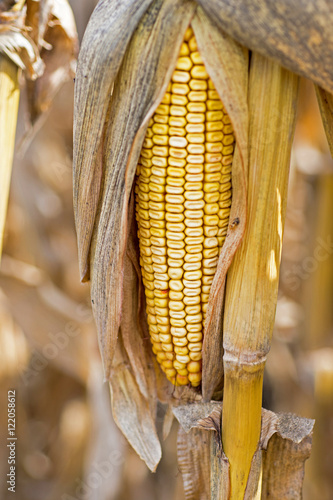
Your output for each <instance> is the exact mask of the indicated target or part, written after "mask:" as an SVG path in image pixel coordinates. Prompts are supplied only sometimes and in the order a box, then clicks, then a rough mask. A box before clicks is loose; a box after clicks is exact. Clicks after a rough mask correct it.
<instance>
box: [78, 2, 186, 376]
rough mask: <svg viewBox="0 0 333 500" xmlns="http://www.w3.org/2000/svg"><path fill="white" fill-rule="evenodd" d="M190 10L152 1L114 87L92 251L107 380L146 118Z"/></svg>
mask: <svg viewBox="0 0 333 500" xmlns="http://www.w3.org/2000/svg"><path fill="white" fill-rule="evenodd" d="M194 9H195V4H194V3H193V2H192V1H188V2H187V1H185V2H184V1H181V0H171V1H170V2H162V1H161V0H158V1H157V2H155V3H154V5H153V6H152V7H151V8H150V9H149V10H148V11H147V13H146V15H145V16H144V17H143V19H142V21H141V22H140V25H139V27H138V28H137V30H136V32H135V33H134V35H133V37H132V40H131V42H130V45H129V47H128V50H127V52H126V55H125V57H124V60H123V64H122V66H121V69H120V71H119V73H118V76H117V79H116V81H115V85H114V91H113V96H112V101H111V108H110V119H109V122H108V125H107V129H106V136H105V137H106V139H105V145H104V156H103V165H104V166H105V167H104V168H105V171H104V172H103V179H102V189H101V198H100V205H99V212H98V221H97V222H96V225H95V228H94V235H93V244H92V248H91V268H92V287H91V296H92V303H93V310H94V315H95V320H96V323H97V328H98V332H99V339H100V346H101V352H102V358H103V364H104V370H105V374H106V377H108V376H109V373H110V368H111V364H112V358H113V355H114V349H115V344H116V341H117V335H118V329H119V324H120V319H121V309H122V304H123V297H122V289H123V272H122V271H123V257H124V252H125V249H126V235H127V223H128V204H129V197H130V193H131V190H132V186H133V180H134V174H135V170H136V166H137V162H138V158H139V155H140V151H141V147H142V142H143V140H144V135H145V131H146V128H147V125H148V121H149V118H150V117H151V116H152V114H153V112H154V111H155V109H156V107H157V106H158V104H159V102H160V101H161V100H162V97H163V95H164V93H165V90H166V87H167V85H168V82H169V81H170V78H171V75H172V72H173V69H174V67H175V65H176V60H177V56H178V53H179V50H180V46H181V43H182V40H183V35H184V33H185V30H186V28H187V26H188V24H189V22H190V19H191V17H192V15H193V12H194ZM80 217H81V216H80ZM84 218H85V217H84V216H83V219H84ZM95 256H96V258H95Z"/></svg>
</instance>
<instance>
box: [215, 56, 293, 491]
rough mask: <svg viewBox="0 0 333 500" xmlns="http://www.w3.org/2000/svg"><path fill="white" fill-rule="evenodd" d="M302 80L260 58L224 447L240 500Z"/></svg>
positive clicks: (228, 324) (254, 72) (228, 319)
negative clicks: (299, 88) (246, 218)
mask: <svg viewBox="0 0 333 500" xmlns="http://www.w3.org/2000/svg"><path fill="white" fill-rule="evenodd" d="M298 86H299V77H297V76H296V75H295V74H292V73H290V72H289V71H288V70H285V69H283V68H281V66H280V65H279V64H277V63H275V62H273V61H270V60H269V59H267V58H265V57H263V56H261V55H259V54H258V53H253V54H252V57H251V65H250V78H249V113H250V115H249V116H250V124H249V145H250V155H249V177H248V220H247V226H246V230H245V235H244V238H243V240H242V243H241V245H240V246H239V249H238V250H237V252H236V254H235V257H234V259H233V262H232V265H231V267H230V269H229V272H228V281H227V287H226V303H225V314H224V331H223V347H224V357H223V362H224V377H225V378H224V393H223V401H224V403H223V419H222V441H223V446H224V449H225V453H226V455H227V456H228V459H229V461H230V464H231V481H232V482H231V491H232V496H231V498H232V499H234V498H235V499H238V498H242V495H244V491H245V487H246V483H247V477H248V473H249V470H250V467H251V460H252V457H253V455H254V453H255V450H256V449H257V446H258V441H259V436H260V414H261V404H262V382H263V372H264V366H265V362H266V356H267V353H268V351H269V349H270V343H271V336H272V331H273V325H274V320H275V309H276V302H277V293H278V284H279V269H280V259H281V250H282V238H283V227H284V219H285V211H286V202H287V185H288V174H289V165H290V153H291V145H292V140H293V135H294V130H295V121H296V108H297V98H298Z"/></svg>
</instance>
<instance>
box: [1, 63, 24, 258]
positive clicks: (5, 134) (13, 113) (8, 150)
mask: <svg viewBox="0 0 333 500" xmlns="http://www.w3.org/2000/svg"><path fill="white" fill-rule="evenodd" d="M18 72H19V68H18V67H17V66H16V65H15V64H14V63H13V62H12V61H11V60H10V59H8V58H7V57H6V56H4V55H2V54H0V124H1V131H0V151H1V154H0V260H1V254H2V245H3V236H4V227H5V221H6V213H7V204H8V194H9V186H10V178H11V171H12V164H13V156H14V147H15V133H16V123H17V112H18V105H19V99H20V89H19V85H18Z"/></svg>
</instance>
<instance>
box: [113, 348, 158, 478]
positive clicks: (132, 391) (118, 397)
mask: <svg viewBox="0 0 333 500" xmlns="http://www.w3.org/2000/svg"><path fill="white" fill-rule="evenodd" d="M110 387H111V401H112V412H113V417H114V419H115V422H116V424H117V425H118V427H119V429H120V430H121V431H122V432H123V434H124V435H125V437H126V439H127V440H128V441H129V442H130V444H131V445H132V446H133V448H134V449H135V451H136V452H137V453H138V455H139V456H140V457H141V458H142V460H144V461H145V462H146V464H147V466H148V467H149V469H150V470H151V471H153V472H154V471H155V470H156V467H157V465H158V463H159V461H160V459H161V456H162V450H161V445H160V442H159V439H158V436H157V433H156V428H155V421H154V419H153V417H152V415H151V412H150V407H149V403H148V402H147V400H146V399H145V398H143V397H142V394H141V392H140V390H139V387H138V385H137V383H136V381H135V376H134V374H133V371H132V369H131V367H130V363H129V360H128V358H127V356H126V353H125V351H124V348H123V345H122V342H121V340H119V342H118V345H117V354H116V357H115V363H114V366H113V368H112V374H111V377H110Z"/></svg>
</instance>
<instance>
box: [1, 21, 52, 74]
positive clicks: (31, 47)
mask: <svg viewBox="0 0 333 500" xmlns="http://www.w3.org/2000/svg"><path fill="white" fill-rule="evenodd" d="M0 52H3V53H4V54H6V56H7V57H9V59H11V60H12V61H13V63H14V64H16V66H18V67H19V68H21V69H22V70H24V71H25V74H26V75H27V77H28V78H30V79H31V80H36V78H38V77H40V76H41V75H42V74H43V71H44V63H43V61H42V59H41V58H40V55H39V51H38V48H37V46H36V44H35V43H34V42H33V40H32V39H31V38H30V37H29V35H28V34H27V33H26V32H24V31H22V30H21V29H19V28H17V27H15V26H9V25H2V24H0Z"/></svg>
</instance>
